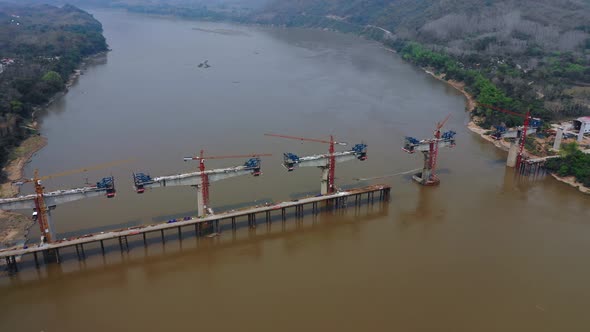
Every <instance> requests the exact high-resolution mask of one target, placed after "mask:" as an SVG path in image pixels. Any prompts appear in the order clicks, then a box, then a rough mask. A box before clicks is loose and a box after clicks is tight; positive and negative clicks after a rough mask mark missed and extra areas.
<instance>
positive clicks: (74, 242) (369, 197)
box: [0, 185, 391, 272]
mask: <svg viewBox="0 0 590 332" xmlns="http://www.w3.org/2000/svg"><path fill="white" fill-rule="evenodd" d="M390 191H391V187H390V186H387V185H373V186H369V187H364V188H358V189H352V190H347V191H340V192H337V193H334V194H330V195H322V196H313V197H306V198H302V199H298V200H293V201H288V202H281V203H278V204H268V205H264V206H259V207H252V208H245V209H241V210H237V211H230V212H225V213H220V214H211V215H208V216H207V217H204V218H199V217H196V216H195V217H185V218H183V219H181V220H176V219H173V220H169V221H167V222H165V223H159V224H152V225H143V226H137V227H129V228H125V229H119V230H113V231H109V232H100V233H97V234H86V235H83V236H79V237H75V238H70V239H65V240H57V241H53V242H52V243H40V244H39V245H32V246H30V247H26V248H20V249H17V248H11V249H5V250H0V259H4V260H5V261H6V265H7V266H8V269H9V270H10V271H12V272H16V271H18V263H19V262H20V261H21V260H22V259H23V258H22V257H23V256H25V255H29V256H31V255H32V256H33V259H34V261H35V265H36V266H37V267H39V265H40V262H39V261H40V257H39V255H41V257H42V258H43V259H44V261H53V260H54V261H55V262H57V263H61V262H62V258H61V255H60V250H62V249H66V248H71V247H74V248H75V250H76V253H77V256H78V259H84V258H85V257H86V253H85V250H84V245H87V244H91V243H97V242H98V243H100V247H101V252H102V254H103V255H104V254H105V242H106V241H113V240H115V241H118V243H119V247H120V249H121V251H129V238H130V237H136V238H137V237H139V238H140V239H142V240H143V243H144V245H145V246H147V234H149V233H160V235H161V238H162V241H165V234H164V233H165V231H168V230H174V229H175V230H177V232H178V236H179V237H180V238H182V230H183V228H186V227H194V231H195V233H196V234H197V236H201V235H203V234H204V231H206V230H207V229H208V230H209V231H211V232H215V233H218V232H219V231H220V229H221V224H222V223H230V224H231V227H232V228H233V229H235V228H236V227H237V223H238V222H240V220H239V219H242V221H243V219H246V220H247V224H248V226H249V227H255V226H256V223H257V216H259V215H260V214H263V215H264V221H265V222H267V223H270V222H272V220H273V215H274V217H277V216H278V214H279V213H280V218H281V220H283V221H286V219H287V217H288V216H290V215H294V216H295V217H296V218H302V217H303V216H304V215H305V213H306V211H307V212H308V213H312V214H318V213H320V212H321V211H326V210H334V209H344V208H346V207H348V206H351V205H352V206H355V207H356V206H360V205H361V204H373V203H374V202H375V200H378V201H387V200H389V197H390ZM376 196H377V197H376ZM310 207H311V211H309V210H310V209H309V208H310ZM306 209H307V210H306Z"/></svg>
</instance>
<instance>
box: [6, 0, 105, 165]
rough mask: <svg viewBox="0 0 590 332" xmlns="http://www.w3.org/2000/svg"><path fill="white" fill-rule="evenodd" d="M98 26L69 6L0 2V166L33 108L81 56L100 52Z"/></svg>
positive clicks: (102, 46) (62, 84)
mask: <svg viewBox="0 0 590 332" xmlns="http://www.w3.org/2000/svg"><path fill="white" fill-rule="evenodd" d="M106 49H107V44H106V42H105V39H104V37H103V36H102V25H101V24H100V22H98V21H97V20H95V19H94V18H93V17H92V15H90V14H88V13H86V12H84V11H82V10H80V9H78V8H76V7H74V6H70V5H66V6H63V7H61V8H58V7H54V6H49V5H15V4H8V3H2V2H0V167H1V166H3V165H4V163H5V162H6V161H7V160H8V158H9V156H10V152H11V150H12V148H13V147H14V146H16V145H17V144H18V143H19V142H20V141H22V140H23V139H24V138H26V137H27V136H28V135H29V134H30V132H29V131H28V129H27V128H26V127H27V122H29V121H30V120H31V113H32V111H33V109H34V108H35V107H37V106H40V105H43V104H45V103H46V102H47V101H48V100H49V99H50V98H51V97H53V96H54V95H55V93H57V92H59V91H62V90H63V89H64V88H65V82H66V81H67V79H68V77H69V76H70V74H71V73H72V72H73V71H74V69H76V68H77V67H78V66H79V65H80V63H81V62H82V59H83V57H85V56H89V55H93V54H96V53H98V52H102V51H105V50H106Z"/></svg>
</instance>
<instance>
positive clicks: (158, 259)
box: [0, 11, 590, 331]
mask: <svg viewBox="0 0 590 332" xmlns="http://www.w3.org/2000/svg"><path fill="white" fill-rule="evenodd" d="M95 15H96V17H97V18H98V19H99V20H100V21H101V22H102V23H103V25H104V28H105V35H106V37H107V39H108V43H109V44H110V47H111V48H112V49H113V51H112V52H110V53H109V54H108V55H107V56H106V58H105V59H103V60H102V61H98V62H96V63H95V64H93V65H91V66H89V67H88V68H87V69H86V70H85V71H84V75H82V76H81V77H80V79H79V81H78V82H77V84H75V85H74V86H73V87H72V88H71V89H70V91H69V93H68V94H67V95H66V96H65V97H64V98H62V99H60V100H59V101H58V102H56V103H55V104H53V105H52V106H51V107H50V109H49V110H48V112H47V114H46V115H44V117H43V120H42V121H43V126H42V132H43V135H45V136H47V137H48V139H49V145H48V146H47V147H46V148H45V149H43V150H42V151H41V152H39V153H38V154H37V155H36V156H35V157H34V158H33V160H32V162H31V164H30V165H29V167H28V168H27V173H28V174H31V172H32V170H33V169H34V168H39V169H40V170H41V173H42V174H51V173H57V172H61V171H64V170H68V169H76V168H79V167H86V166H89V165H92V164H97V163H103V162H108V161H112V160H124V159H129V158H135V161H134V162H132V163H127V164H121V165H118V166H115V167H111V168H108V169H104V170H101V171H92V172H87V173H82V174H77V175H71V176H68V177H62V178H59V179H52V180H49V181H47V182H46V187H47V188H48V189H59V188H67V187H73V186H79V185H83V184H84V183H85V182H87V181H88V182H92V181H96V180H97V179H98V178H99V177H101V176H105V175H110V174H112V175H114V176H115V177H116V179H117V187H118V195H117V197H116V198H115V199H106V198H95V199H89V200H86V201H79V202H75V203H70V204H68V205H63V206H60V207H58V208H57V209H56V210H55V211H54V219H55V223H56V228H57V231H58V233H60V236H70V235H73V234H82V233H85V232H92V231H100V230H104V229H107V228H120V227H123V226H127V225H138V224H145V223H152V222H156V221H162V220H166V219H167V218H169V217H171V216H183V215H187V214H192V213H194V210H195V199H196V198H195V197H196V195H195V193H194V191H193V190H192V189H191V188H165V189H158V190H151V191H148V192H146V193H145V194H143V195H137V194H135V193H134V192H133V191H132V188H131V187H132V184H131V183H132V182H131V172H132V171H145V172H149V173H151V174H152V175H164V174H175V173H178V172H184V171H189V170H194V169H196V166H197V165H196V164H191V163H184V162H183V161H182V157H184V156H188V155H191V154H194V153H196V152H197V151H199V150H200V149H205V150H206V151H207V152H208V153H209V154H211V155H227V154H231V155H233V154H244V153H273V154H274V156H273V157H270V158H265V159H264V161H263V172H264V174H263V176H261V177H259V178H254V177H243V178H236V179H231V180H227V181H225V182H220V183H215V184H214V185H213V186H212V187H211V201H212V203H213V207H214V208H216V209H218V210H222V209H224V208H225V209H227V208H232V207H235V206H238V205H240V204H242V205H248V204H260V203H261V202H263V201H271V200H272V201H281V200H288V199H292V198H294V197H296V196H297V195H298V194H302V193H310V192H317V191H319V177H320V174H319V171H318V170H317V169H297V170H296V171H295V172H293V173H287V172H286V171H285V169H283V168H282V167H281V166H280V162H281V154H282V153H283V152H286V151H289V152H294V153H298V154H301V155H304V154H311V153H320V152H325V151H326V150H327V146H324V145H322V144H315V143H305V144H301V143H300V142H297V141H289V140H281V139H274V138H269V137H265V136H263V134H264V133H266V132H276V133H284V134H287V135H297V136H306V137H315V138H326V137H327V136H328V135H329V134H334V135H336V137H337V138H338V139H341V140H345V141H347V142H350V143H356V142H361V141H365V142H366V143H367V144H368V145H369V159H368V160H367V161H365V162H360V161H354V162H349V163H345V164H339V165H338V167H337V171H336V172H337V178H338V179H337V183H338V184H339V185H362V184H363V183H359V182H357V181H355V180H354V179H355V178H363V177H373V176H379V175H385V174H392V173H397V172H402V171H406V170H410V169H413V168H416V167H419V166H420V165H421V163H422V160H421V157H420V156H419V155H408V154H406V153H404V152H403V151H402V150H401V149H400V147H401V145H402V144H403V137H404V136H405V135H412V136H415V137H419V138H423V137H427V136H428V135H430V134H432V131H433V129H434V125H435V123H436V122H437V121H440V120H441V119H443V118H444V117H445V116H446V115H447V114H449V113H450V114H452V117H451V119H450V120H449V122H448V124H447V125H446V128H449V129H454V130H455V131H457V132H458V134H457V147H456V148H454V149H452V150H448V149H446V150H442V151H441V153H440V157H439V162H440V168H441V172H440V173H441V174H440V178H441V181H442V183H441V185H440V186H439V187H435V188H422V187H419V186H418V185H416V184H415V183H412V182H411V181H410V179H409V178H408V177H406V176H397V177H390V178H385V179H381V180H375V181H373V183H378V182H380V183H387V184H390V185H391V186H392V187H393V189H392V197H391V201H390V202H389V203H388V204H384V205H379V204H376V205H374V206H372V207H370V206H364V207H363V208H361V209H360V210H354V209H349V210H347V211H346V212H345V213H343V214H336V215H326V214H324V215H320V216H318V217H317V218H312V217H311V216H309V215H308V216H307V217H306V218H304V219H303V220H302V221H301V222H299V223H295V222H294V221H292V220H291V221H289V222H287V223H286V224H284V225H283V224H282V223H280V222H274V223H273V224H272V225H271V226H270V227H267V226H266V225H264V224H263V223H259V225H258V227H257V228H256V229H255V230H250V231H249V230H247V229H246V228H241V229H239V230H238V231H237V232H235V233H233V232H231V231H230V230H224V231H223V232H222V234H221V236H219V237H215V238H203V239H199V240H197V239H196V238H195V237H194V236H192V235H191V234H190V233H189V231H188V230H187V231H186V235H185V238H184V239H183V241H182V242H179V241H177V240H176V235H175V234H174V232H171V233H170V234H169V240H168V241H167V242H166V244H165V245H164V246H163V245H162V244H161V243H160V242H159V240H158V239H157V236H155V237H154V238H153V239H152V241H153V244H152V245H150V246H149V247H148V249H144V248H143V246H142V245H141V242H135V243H133V242H132V243H131V245H132V248H131V251H130V252H129V253H128V254H120V253H119V251H118V248H117V245H118V244H116V243H112V247H111V248H110V253H109V254H108V255H107V256H106V257H104V258H103V257H102V256H101V255H100V254H99V252H98V251H97V248H95V247H94V248H88V249H87V255H88V258H87V260H85V261H81V262H79V261H78V260H77V259H75V251H74V252H70V253H68V254H67V255H69V258H70V259H68V260H67V261H66V262H65V263H64V264H62V265H59V266H58V265H53V266H49V267H46V266H43V267H42V268H41V269H40V270H39V271H37V270H35V269H34V268H33V267H32V266H30V265H28V266H24V267H22V271H21V273H19V274H17V275H15V276H12V277H9V276H5V275H4V276H2V277H0V308H1V310H0V331H80V330H85V331H119V330H133V331H162V330H178V331H180V330H189V329H192V330H194V329H207V330H213V331H216V330H247V331H300V330H324V331H333V330H334V331H335V330H338V331H361V330H374V331H384V330H395V331H588V330H590V315H589V314H588V308H590V286H589V283H588V280H590V264H589V263H588V262H590V259H589V258H590V212H589V211H590V198H589V197H588V196H584V195H582V194H580V193H578V192H577V191H576V190H575V189H573V188H571V187H568V186H566V185H564V184H561V183H558V182H556V181H554V180H553V179H551V178H544V179H539V180H537V181H524V180H522V179H517V178H515V177H514V175H513V173H512V172H511V171H510V170H507V169H506V168H505V167H504V164H503V162H504V159H505V157H506V155H505V153H504V152H501V151H498V150H497V149H496V148H495V147H493V146H492V145H491V144H489V143H486V142H485V141H483V140H482V139H480V138H479V137H478V136H477V135H475V134H472V133H471V132H469V131H468V130H467V129H466V127H465V123H466V122H467V121H468V115H467V114H465V112H464V104H465V100H464V98H463V96H461V94H460V93H458V92H457V91H455V90H454V89H452V88H451V87H449V86H447V85H445V84H443V83H441V82H439V81H436V80H435V79H433V78H432V77H430V76H428V75H427V74H425V73H423V72H422V71H420V70H417V69H415V68H413V67H412V66H410V65H408V64H407V63H404V62H403V61H401V60H400V59H399V58H398V57H397V56H396V55H395V54H392V53H391V52H388V51H387V50H384V49H382V48H381V47H380V45H378V44H376V43H373V42H369V41H365V40H362V39H359V38H357V37H355V36H351V35H343V34H338V33H333V32H325V31H317V30H299V29H272V28H262V27H249V26H237V25H230V24H217V23H203V22H190V21H182V20H174V19H163V18H153V17H146V16H135V15H130V14H125V13H120V12H108V11H96V12H95ZM205 60H208V63H209V64H210V65H211V67H210V68H206V69H204V68H198V64H199V63H201V62H203V61H205ZM242 162H243V160H241V159H237V160H217V161H215V160H213V161H209V162H208V164H207V165H208V167H225V166H232V165H237V164H241V163H242ZM37 236H38V230H36V229H33V231H32V237H33V239H34V240H36V238H37Z"/></svg>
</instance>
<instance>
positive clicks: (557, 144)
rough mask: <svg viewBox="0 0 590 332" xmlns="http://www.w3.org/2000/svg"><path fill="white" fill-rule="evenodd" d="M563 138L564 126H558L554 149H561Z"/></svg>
mask: <svg viewBox="0 0 590 332" xmlns="http://www.w3.org/2000/svg"><path fill="white" fill-rule="evenodd" d="M562 138H563V127H559V128H557V134H555V142H553V150H555V151H559V149H560V148H561V139H562Z"/></svg>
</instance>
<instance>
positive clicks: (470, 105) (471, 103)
mask: <svg viewBox="0 0 590 332" xmlns="http://www.w3.org/2000/svg"><path fill="white" fill-rule="evenodd" d="M422 69H423V70H424V72H426V73H427V74H429V75H431V76H432V77H434V78H436V79H437V80H439V81H442V82H445V83H447V84H448V85H450V86H452V87H453V88H455V89H456V90H458V91H459V92H461V93H462V94H463V95H464V96H465V99H466V105H465V110H466V111H467V112H472V111H473V110H474V109H475V107H476V106H477V101H476V100H475V98H474V97H473V96H472V95H471V94H470V93H469V92H467V91H466V90H465V84H464V83H462V82H457V81H453V80H445V75H444V74H439V75H436V74H435V73H434V72H432V71H430V70H428V69H427V68H422ZM475 120H476V118H475V117H474V116H473V115H471V121H469V123H468V124H467V128H469V130H471V131H472V132H474V133H476V134H478V135H479V136H480V137H481V138H483V139H484V140H486V141H488V142H490V143H492V144H494V146H496V147H497V148H499V149H501V150H503V151H508V150H509V149H510V143H509V142H506V141H504V140H495V139H493V138H492V137H490V136H489V135H486V132H488V130H486V129H484V128H482V127H480V126H478V125H477V124H476V123H475ZM526 153H527V154H528V155H529V156H533V157H536V156H534V155H533V154H532V153H530V152H529V151H526ZM550 174H551V176H552V177H553V178H554V179H556V180H557V181H560V182H563V183H565V184H568V185H570V186H572V187H574V188H577V189H578V190H579V191H580V192H582V193H584V194H590V188H588V187H585V186H584V185H582V184H581V183H579V182H577V181H576V179H575V177H573V176H568V177H560V176H558V175H556V174H553V173H550Z"/></svg>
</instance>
